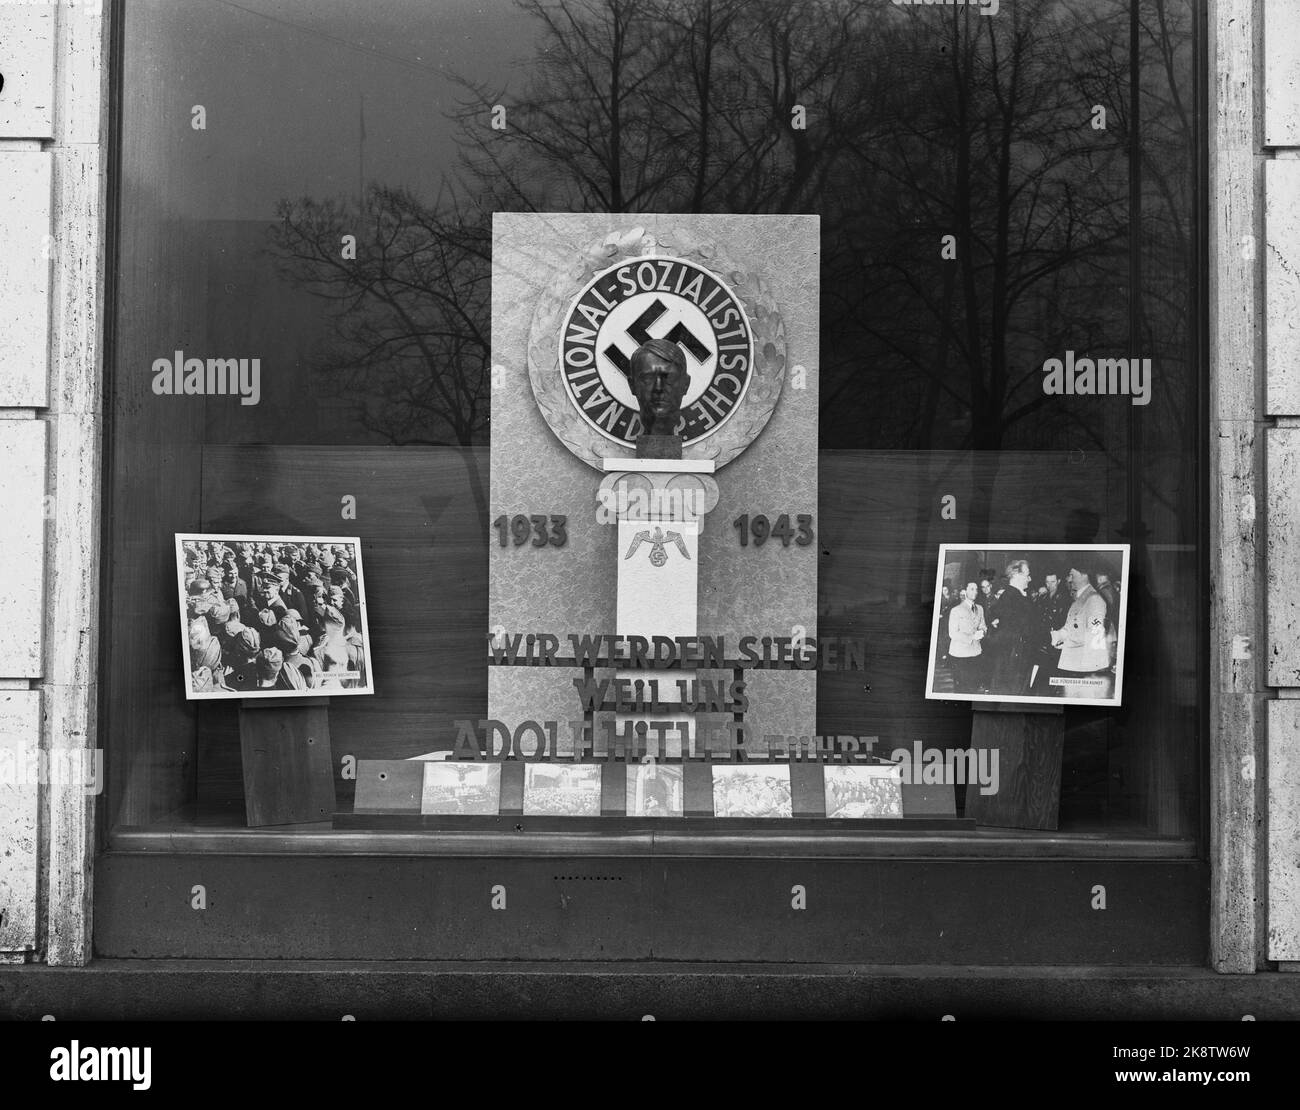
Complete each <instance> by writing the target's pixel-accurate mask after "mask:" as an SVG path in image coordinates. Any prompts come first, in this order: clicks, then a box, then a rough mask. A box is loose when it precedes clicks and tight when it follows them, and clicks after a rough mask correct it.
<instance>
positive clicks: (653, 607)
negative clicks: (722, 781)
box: [599, 459, 718, 758]
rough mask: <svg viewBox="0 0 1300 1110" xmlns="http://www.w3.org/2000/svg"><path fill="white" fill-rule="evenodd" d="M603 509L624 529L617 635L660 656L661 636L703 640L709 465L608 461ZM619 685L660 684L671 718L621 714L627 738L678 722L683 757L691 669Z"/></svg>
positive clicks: (622, 675) (674, 734)
mask: <svg viewBox="0 0 1300 1110" xmlns="http://www.w3.org/2000/svg"><path fill="white" fill-rule="evenodd" d="M605 469H606V471H607V475H606V477H605V479H604V481H602V482H601V484H600V492H599V498H600V504H601V506H602V508H603V509H604V510H605V511H606V512H607V513H608V514H610V515H609V517H608V519H609V520H610V522H616V523H617V528H618V546H617V558H618V598H617V602H616V609H615V622H614V623H615V631H616V632H617V634H618V635H619V636H641V637H644V639H645V640H646V641H647V643H649V644H650V645H651V651H652V652H653V650H654V642H655V637H656V636H659V637H667V638H668V639H674V638H676V637H678V636H695V635H697V634H698V624H697V618H698V608H699V546H700V545H699V541H700V530H701V527H702V525H703V521H704V517H705V515H706V514H707V513H708V512H709V511H710V510H711V509H712V508H713V507H714V506H715V505H716V504H717V503H718V485H717V482H715V481H714V480H713V478H712V476H711V475H712V472H713V463H712V462H711V461H697V460H685V459H683V460H679V459H606V460H605ZM615 677H616V678H617V679H624V680H628V681H631V682H632V683H635V682H637V681H638V680H640V681H642V682H643V683H646V685H645V686H643V689H644V690H645V691H646V698H647V700H649V696H650V695H649V690H650V687H649V685H648V683H649V682H651V681H654V682H657V684H658V699H657V700H658V701H659V702H660V703H661V704H662V705H663V706H664V709H665V710H667V711H660V710H656V711H655V712H653V713H644V712H638V713H619V714H617V715H616V717H615V722H616V726H617V728H618V729H619V730H620V731H622V730H623V729H624V728H625V727H626V725H627V723H628V722H631V723H633V724H635V723H637V722H641V721H644V722H647V724H648V723H649V721H651V720H655V721H672V722H673V723H674V728H673V729H672V730H671V731H670V733H669V734H668V736H667V738H666V744H667V750H666V751H661V752H660V755H661V756H663V757H667V758H678V757H680V756H681V754H682V745H681V731H680V729H679V728H678V727H676V726H677V725H678V724H680V723H683V722H684V723H685V724H686V725H687V726H688V732H690V733H692V734H693V732H694V715H693V714H692V713H689V712H685V711H683V710H681V709H677V710H675V711H674V710H672V709H671V708H670V707H671V706H680V704H681V690H680V688H679V687H678V685H677V679H678V678H684V679H686V681H687V682H688V683H689V682H690V681H691V680H692V679H694V677H695V676H694V674H693V672H691V671H689V670H672V671H668V670H659V669H651V670H640V669H637V670H624V671H619V672H618V673H617V674H616V676H615ZM651 736H653V733H651Z"/></svg>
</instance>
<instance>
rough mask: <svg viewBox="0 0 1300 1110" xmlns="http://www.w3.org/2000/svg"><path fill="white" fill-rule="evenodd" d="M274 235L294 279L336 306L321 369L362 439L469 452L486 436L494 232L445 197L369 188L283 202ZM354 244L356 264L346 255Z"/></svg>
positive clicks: (278, 251)
mask: <svg viewBox="0 0 1300 1110" xmlns="http://www.w3.org/2000/svg"><path fill="white" fill-rule="evenodd" d="M277 215H278V216H279V219H280V223H279V225H278V226H277V227H276V228H275V229H274V231H273V243H274V249H275V253H276V257H277V260H278V262H279V264H280V266H281V269H282V270H283V271H284V272H285V273H286V275H287V276H288V277H290V278H291V279H292V280H294V281H295V282H297V283H298V284H300V285H301V286H302V287H303V288H305V289H306V290H308V291H309V292H310V293H312V294H314V295H315V296H318V297H321V298H324V299H325V300H327V301H328V302H330V304H331V305H332V307H333V317H332V319H333V331H334V334H333V336H332V341H331V343H330V344H329V345H328V347H327V348H326V350H325V353H324V355H323V357H322V358H321V359H320V361H319V363H318V369H319V371H320V372H321V373H323V374H324V375H325V376H326V377H327V379H328V381H329V383H330V386H331V388H332V390H333V391H334V392H335V393H336V394H337V395H339V396H342V397H347V398H350V399H351V400H352V401H353V403H354V404H355V405H356V407H357V412H358V419H359V422H360V423H361V425H362V426H363V427H365V428H366V429H367V430H369V431H372V432H376V433H379V434H381V435H383V436H384V438H386V439H387V440H388V441H389V442H391V443H394V444H420V443H423V444H440V443H451V444H457V445H460V446H469V445H471V444H473V443H474V442H476V440H479V439H481V437H482V435H483V433H484V432H485V430H486V428H487V419H488V412H487V401H488V375H489V371H488V361H489V357H490V352H489V344H488V314H489V310H490V288H489V281H490V270H489V256H490V249H491V242H490V238H489V235H488V233H487V229H486V228H485V227H484V226H482V225H481V224H477V223H474V222H472V221H470V220H467V219H465V218H464V217H463V215H462V213H461V212H460V210H459V209H458V208H457V207H456V206H455V204H454V203H452V202H450V201H447V200H444V202H443V203H441V204H439V205H435V206H426V205H425V204H423V203H421V202H420V201H419V200H417V199H416V198H415V197H413V196H412V195H411V194H409V193H407V192H405V191H402V190H396V189H388V188H383V187H378V186H376V187H372V188H371V189H370V191H369V193H368V195H367V197H366V198H365V203H364V205H363V206H362V208H361V209H360V211H358V210H356V209H354V208H352V207H351V206H349V205H347V204H344V203H335V202H330V201H316V200H310V199H304V200H300V201H297V202H289V201H285V202H282V203H281V204H280V206H279V210H278V212H277ZM349 236H355V258H352V257H350V255H351V253H352V251H351V250H350V249H348V248H349V246H350V244H351V240H350V239H349V238H348V237H349Z"/></svg>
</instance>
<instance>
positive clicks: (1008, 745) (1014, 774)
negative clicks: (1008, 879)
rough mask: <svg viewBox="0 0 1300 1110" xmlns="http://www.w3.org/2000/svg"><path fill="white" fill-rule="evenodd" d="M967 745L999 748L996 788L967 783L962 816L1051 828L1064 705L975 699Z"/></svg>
mask: <svg viewBox="0 0 1300 1110" xmlns="http://www.w3.org/2000/svg"><path fill="white" fill-rule="evenodd" d="M971 708H972V709H974V710H975V715H974V717H973V719H972V720H971V737H970V745H971V748H972V749H973V750H975V751H979V750H987V751H996V752H997V753H998V791H997V793H996V794H981V793H980V791H979V787H978V786H974V785H970V786H967V787H966V816H967V817H973V818H975V821H976V823H977V824H980V825H994V826H997V827H999V828H1007V829H1044V830H1049V831H1055V830H1056V828H1057V825H1058V823H1059V816H1060V807H1061V760H1062V756H1063V753H1064V750H1065V717H1064V709H1063V708H1062V707H1061V706H1059V705H1045V706H1041V707H1040V706H1037V705H1031V706H1026V705H1017V704H1007V703H1003V702H983V703H981V702H975V703H973V704H972V706H971Z"/></svg>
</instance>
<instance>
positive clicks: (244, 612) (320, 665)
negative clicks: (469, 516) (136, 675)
mask: <svg viewBox="0 0 1300 1110" xmlns="http://www.w3.org/2000/svg"><path fill="white" fill-rule="evenodd" d="M176 581H177V588H178V593H179V607H180V618H181V651H182V653H183V656H184V660H185V696H186V698H187V699H189V700H212V699H219V698H249V697H254V698H256V697H267V698H294V697H322V696H326V695H328V696H331V697H332V696H335V695H339V694H373V693H374V692H375V688H374V674H373V670H372V667H371V664H370V630H369V627H368V625H367V622H366V594H365V584H364V580H363V576H362V570H361V542H360V540H358V539H357V538H356V537H338V536H267V535H224V534H201V535H200V534H190V535H183V534H178V535H177V536H176Z"/></svg>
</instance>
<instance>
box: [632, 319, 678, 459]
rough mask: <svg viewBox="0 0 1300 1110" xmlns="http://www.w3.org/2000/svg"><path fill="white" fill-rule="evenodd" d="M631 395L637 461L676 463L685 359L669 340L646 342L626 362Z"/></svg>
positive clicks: (675, 345) (676, 346)
mask: <svg viewBox="0 0 1300 1110" xmlns="http://www.w3.org/2000/svg"><path fill="white" fill-rule="evenodd" d="M628 377H629V378H630V379H631V385H632V392H633V394H634V395H635V396H636V400H637V404H638V405H639V406H640V409H641V428H642V431H641V435H640V436H638V437H637V441H636V457H637V458H638V459H680V458H681V457H682V437H681V436H679V435H678V434H677V420H678V418H679V417H680V415H681V409H682V399H683V398H684V397H685V396H686V387H687V386H688V385H690V380H691V379H690V374H689V373H688V372H687V369H686V355H685V353H684V352H683V351H682V349H681V348H680V347H679V346H678V345H677V344H676V343H674V342H673V341H672V340H671V339H650V340H647V341H646V342H645V343H643V344H642V345H641V346H640V347H638V348H637V349H636V350H635V351H634V352H633V354H632V358H631V359H630V360H629V362H628Z"/></svg>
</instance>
